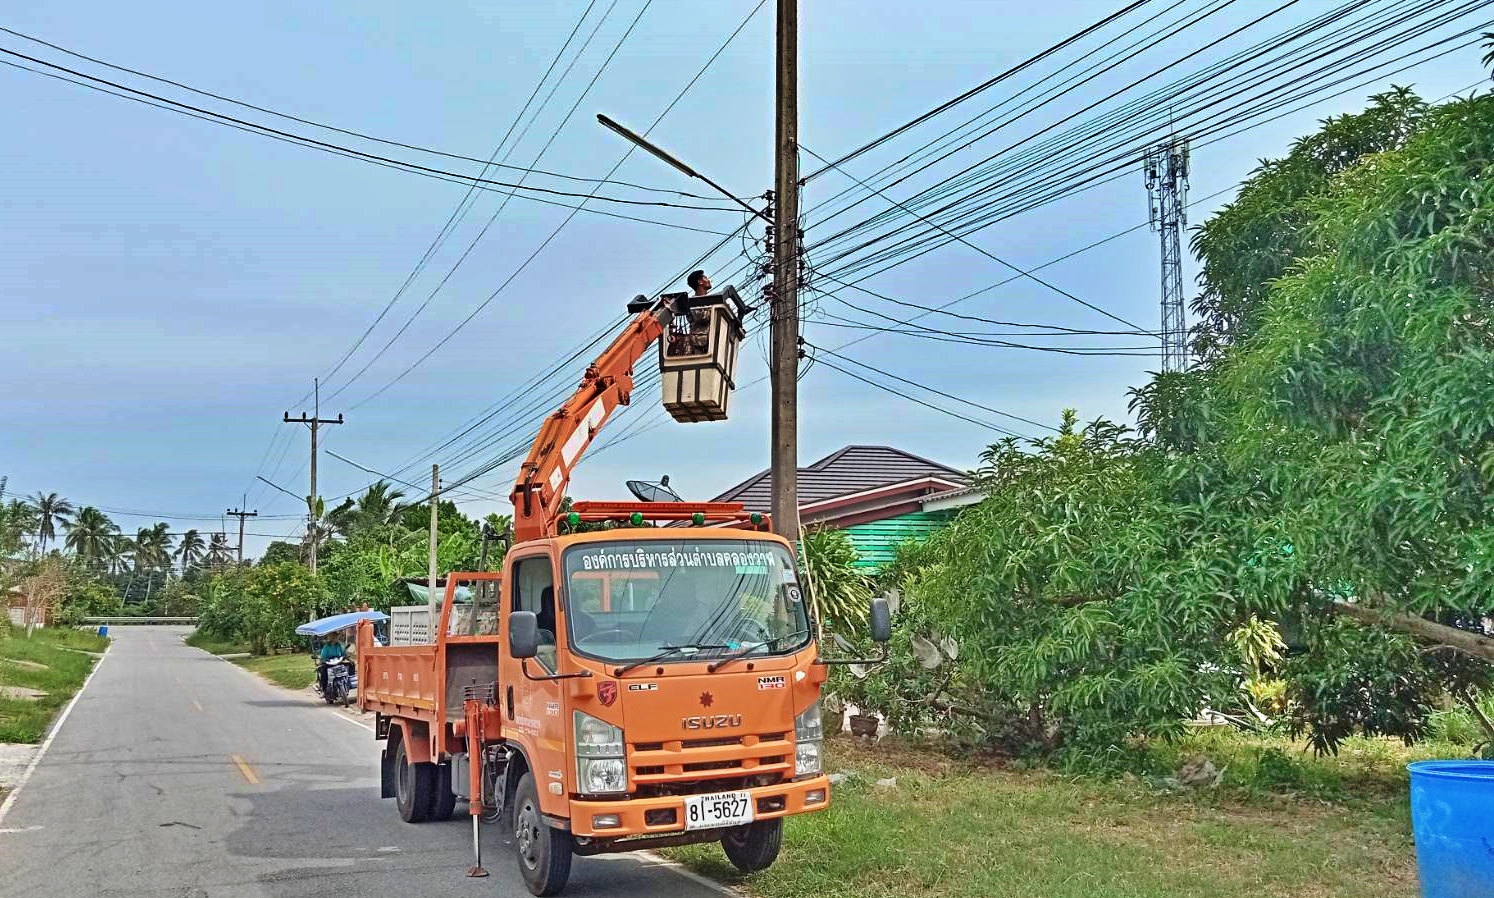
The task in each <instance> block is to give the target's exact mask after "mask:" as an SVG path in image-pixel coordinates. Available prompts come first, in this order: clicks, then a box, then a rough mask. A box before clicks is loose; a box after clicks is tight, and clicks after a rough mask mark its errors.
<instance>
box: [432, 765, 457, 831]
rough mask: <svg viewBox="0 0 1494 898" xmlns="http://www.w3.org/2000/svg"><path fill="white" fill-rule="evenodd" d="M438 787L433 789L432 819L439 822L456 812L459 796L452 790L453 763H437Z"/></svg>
mask: <svg viewBox="0 0 1494 898" xmlns="http://www.w3.org/2000/svg"><path fill="white" fill-rule="evenodd" d="M435 766H436V787H435V788H434V789H432V790H431V809H430V819H431V820H433V821H435V822H437V823H439V822H441V821H443V820H450V819H451V815H452V814H454V813H456V802H457V798H456V795H455V793H453V792H452V791H451V764H450V763H446V764H437V765H435Z"/></svg>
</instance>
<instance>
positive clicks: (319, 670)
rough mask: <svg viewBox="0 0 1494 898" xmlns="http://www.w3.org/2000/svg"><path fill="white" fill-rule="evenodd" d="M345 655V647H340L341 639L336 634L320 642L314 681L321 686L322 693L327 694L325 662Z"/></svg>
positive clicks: (346, 654)
mask: <svg viewBox="0 0 1494 898" xmlns="http://www.w3.org/2000/svg"><path fill="white" fill-rule="evenodd" d="M347 656H348V653H347V649H344V648H343V647H342V640H341V639H339V638H338V636H337V634H335V633H334V634H332V636H330V637H329V638H328V639H327V641H326V642H324V643H322V649H321V651H320V652H318V653H317V665H316V682H317V685H318V686H320V687H321V692H322V694H323V695H326V694H327V662H329V661H336V660H338V659H341V658H346V657H347Z"/></svg>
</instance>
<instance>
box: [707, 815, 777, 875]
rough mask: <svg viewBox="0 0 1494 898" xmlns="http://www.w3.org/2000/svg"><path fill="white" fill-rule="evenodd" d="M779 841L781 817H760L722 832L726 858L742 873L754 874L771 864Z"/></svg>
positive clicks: (722, 843)
mask: <svg viewBox="0 0 1494 898" xmlns="http://www.w3.org/2000/svg"><path fill="white" fill-rule="evenodd" d="M782 844H783V821H782V820H760V821H758V822H757V823H749V824H747V825H746V826H734V827H732V828H731V829H729V830H727V831H726V832H724V833H722V834H721V848H722V849H723V850H725V852H726V858H727V860H729V861H731V863H732V866H734V867H736V868H737V869H738V870H741V871H742V872H743V873H756V872H757V871H759V870H766V869H768V868H769V867H771V866H773V862H774V861H775V860H777V859H778V848H779V846H781V845H782Z"/></svg>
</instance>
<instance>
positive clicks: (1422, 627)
mask: <svg viewBox="0 0 1494 898" xmlns="http://www.w3.org/2000/svg"><path fill="white" fill-rule="evenodd" d="M1329 608H1331V609H1332V610H1333V611H1334V613H1336V614H1341V615H1343V616H1344V617H1347V618H1350V619H1352V620H1356V621H1359V622H1360V623H1365V624H1373V625H1375V626H1379V627H1389V628H1390V629H1392V630H1400V631H1401V632H1402V633H1409V634H1411V635H1412V636H1415V637H1416V638H1417V639H1422V640H1426V641H1428V642H1435V643H1439V644H1440V645H1443V646H1446V647H1448V648H1452V649H1456V650H1458V651H1460V652H1463V653H1464V654H1467V655H1471V656H1472V657H1474V658H1477V659H1479V660H1480V661H1484V662H1486V663H1489V664H1494V639H1490V638H1489V637H1487V636H1484V635H1482V634H1479V633H1472V632H1469V631H1468V630H1459V629H1458V628H1457V627H1449V626H1448V625H1446V624H1439V623H1437V622H1436V621H1430V620H1427V619H1426V618H1424V617H1419V616H1417V615H1415V614H1406V613H1404V612H1399V611H1381V610H1379V609H1376V608H1369V607H1366V606H1364V605H1357V604H1353V603H1350V602H1342V601H1336V602H1334V603H1333V604H1332V605H1330V606H1329Z"/></svg>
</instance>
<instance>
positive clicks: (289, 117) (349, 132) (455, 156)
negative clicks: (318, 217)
mask: <svg viewBox="0 0 1494 898" xmlns="http://www.w3.org/2000/svg"><path fill="white" fill-rule="evenodd" d="M594 6H596V0H592V2H591V3H590V4H588V5H587V7H586V10H585V11H584V12H583V13H582V14H581V19H580V21H578V22H577V23H576V28H575V29H573V30H572V31H571V37H575V34H576V31H577V30H579V29H580V27H581V23H582V22H584V21H585V20H586V16H587V15H588V14H589V13H590V12H591V10H592V8H593V7H594ZM0 32H3V33H5V34H9V35H12V36H14V37H19V38H21V39H23V40H27V41H31V42H32V43H35V44H40V45H41V46H43V47H49V48H51V49H53V50H56V51H58V52H59V53H64V54H66V55H68V56H71V57H73V58H75V59H82V60H85V61H87V62H91V63H94V64H95V65H101V66H104V67H105V68H108V69H113V70H114V71H117V72H125V73H127V74H130V75H135V76H137V77H140V78H146V79H148V80H151V81H155V82H157V83H160V84H169V85H171V86H172V87H177V88H181V89H182V90H185V91H188V92H190V93H194V94H197V95H198V96H203V97H208V98H210V99H214V100H219V101H221V102H224V103H230V104H232V105H234V106H240V107H243V108H245V109H252V110H254V111H255V112H262V113H264V114H266V115H272V116H275V117H276V118H280V119H285V120H286V121H291V122H297V123H298V124H303V125H310V126H312V127H314V128H321V129H323V130H325V131H332V132H335V133H337V134H343V135H346V136H348V137H356V138H359V139H360V140H367V141H370V142H372V143H379V144H383V145H385V146H392V147H399V148H400V149H406V150H414V151H415V152H419V153H425V154H427V155H431V156H440V157H442V158H445V159H452V160H455V161H458V162H478V163H482V165H483V167H484V168H490V167H491V168H504V169H509V170H512V171H530V172H532V173H533V174H537V175H544V176H546V177H551V178H559V179H562V180H566V181H579V182H583V183H598V179H596V178H585V177H580V176H578V175H569V174H562V173H560V172H553V171H546V170H544V169H538V168H535V169H528V168H525V167H523V166H518V165H505V164H503V163H501V162H495V161H493V159H491V158H489V159H487V160H484V159H481V158H479V157H476V156H463V155H461V154H459V153H448V152H443V151H441V150H435V149H431V148H430V147H424V146H418V145H416V144H411V143H404V142H401V141H398V140H390V139H387V138H383V137H376V136H374V135H372V134H368V133H366V132H363V131H357V130H354V129H350V128H342V127H338V126H336V125H329V124H327V123H325V122H319V121H315V120H313V119H307V118H302V117H300V116H296V115H293V114H291V113H287V112H280V111H278V110H275V109H270V108H267V107H265V106H258V105H256V104H254V103H250V102H247V101H244V100H238V99H234V98H233V97H228V96H224V95H222V94H217V93H213V92H212V91H208V90H203V89H201V88H196V87H193V86H191V85H189V84H184V83H182V82H180V81H174V80H172V79H170V78H164V77H161V76H159V75H153V74H151V73H149V72H144V71H140V70H139V69H132V68H129V67H128V66H123V65H118V64H116V63H112V62H108V61H107V60H103V59H99V58H97V57H93V56H89V55H86V54H84V53H80V52H78V51H76V50H70V49H68V48H67V47H64V46H61V45H59V44H55V43H52V42H50V41H47V40H43V39H42V38H39V37H35V36H32V35H29V34H25V33H23V32H20V31H15V30H13V29H10V28H6V27H4V26H0ZM569 43H570V38H567V39H566V44H567V45H569ZM563 50H564V47H562V51H563ZM557 57H558V54H557ZM553 67H554V63H551V68H552V69H553ZM549 74H550V73H549V71H546V73H545V77H544V78H541V79H540V82H541V85H542V84H543V83H544V81H545V79H546V78H548V77H549ZM538 92H539V86H536V87H535V93H538ZM533 99H534V97H533V96H532V95H531V96H530V100H533ZM527 108H528V103H526V104H525V109H526V110H527ZM501 146H502V144H501V143H500V147H501ZM494 155H496V152H495V154H494ZM601 183H606V184H612V185H615V186H618V187H629V188H632V189H635V190H645V191H649V192H651V193H669V194H674V195H676V196H683V197H688V198H690V199H702V200H703V199H714V197H709V196H702V195H699V194H694V193H690V192H688V191H684V190H679V189H676V188H668V187H650V186H647V185H643V184H636V183H633V182H631V181H618V180H608V181H604V182H601Z"/></svg>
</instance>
